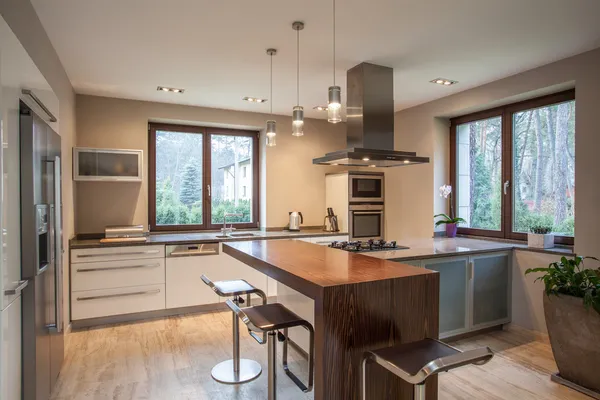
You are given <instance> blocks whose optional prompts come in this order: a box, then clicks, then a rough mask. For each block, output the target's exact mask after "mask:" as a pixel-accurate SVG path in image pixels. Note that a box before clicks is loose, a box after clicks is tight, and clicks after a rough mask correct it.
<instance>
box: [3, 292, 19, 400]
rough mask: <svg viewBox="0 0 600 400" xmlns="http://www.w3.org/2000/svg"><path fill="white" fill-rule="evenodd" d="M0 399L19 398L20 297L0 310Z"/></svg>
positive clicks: (13, 399) (14, 399) (17, 399)
mask: <svg viewBox="0 0 600 400" xmlns="http://www.w3.org/2000/svg"><path fill="white" fill-rule="evenodd" d="M0 324H1V325H0V326H1V327H2V329H0V346H1V351H0V357H1V358H0V366H2V368H1V369H0V371H1V374H0V399H7V400H19V399H20V398H21V297H20V296H19V297H18V298H17V299H16V300H15V301H13V302H12V303H11V304H10V305H9V306H8V307H6V308H5V309H4V310H3V311H2V312H1V321H0Z"/></svg>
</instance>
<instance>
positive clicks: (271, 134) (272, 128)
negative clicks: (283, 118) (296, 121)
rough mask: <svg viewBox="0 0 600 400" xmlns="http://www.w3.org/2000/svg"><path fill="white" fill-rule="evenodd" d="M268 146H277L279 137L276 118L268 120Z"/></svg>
mask: <svg viewBox="0 0 600 400" xmlns="http://www.w3.org/2000/svg"><path fill="white" fill-rule="evenodd" d="M266 134H267V146H269V147H272V146H275V142H276V140H275V138H276V137H277V123H276V122H275V121H274V120H268V121H267V129H266Z"/></svg>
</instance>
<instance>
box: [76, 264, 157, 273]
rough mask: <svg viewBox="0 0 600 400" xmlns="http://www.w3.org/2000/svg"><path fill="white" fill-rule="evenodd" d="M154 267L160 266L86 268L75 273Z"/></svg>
mask: <svg viewBox="0 0 600 400" xmlns="http://www.w3.org/2000/svg"><path fill="white" fill-rule="evenodd" d="M155 267H160V264H143V265H126V266H123V267H101V268H88V269H78V270H77V272H97V271H114V270H121V269H134V268H155Z"/></svg>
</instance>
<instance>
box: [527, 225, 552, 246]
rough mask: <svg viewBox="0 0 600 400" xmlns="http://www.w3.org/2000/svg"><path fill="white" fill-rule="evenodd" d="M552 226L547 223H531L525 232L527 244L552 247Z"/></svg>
mask: <svg viewBox="0 0 600 400" xmlns="http://www.w3.org/2000/svg"><path fill="white" fill-rule="evenodd" d="M550 232H552V227H551V226H547V225H532V226H531V227H530V228H529V233H527V246H529V247H535V248H538V249H550V248H552V247H554V235H553V234H552V233H550Z"/></svg>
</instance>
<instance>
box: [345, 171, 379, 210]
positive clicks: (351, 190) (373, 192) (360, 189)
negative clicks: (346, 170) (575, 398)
mask: <svg viewBox="0 0 600 400" xmlns="http://www.w3.org/2000/svg"><path fill="white" fill-rule="evenodd" d="M348 179H349V182H348V201H349V202H351V203H353V202H363V203H364V202H367V203H383V197H384V193H383V175H358V174H357V175H349V177H348Z"/></svg>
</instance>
